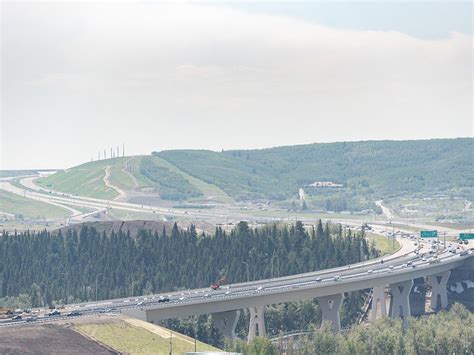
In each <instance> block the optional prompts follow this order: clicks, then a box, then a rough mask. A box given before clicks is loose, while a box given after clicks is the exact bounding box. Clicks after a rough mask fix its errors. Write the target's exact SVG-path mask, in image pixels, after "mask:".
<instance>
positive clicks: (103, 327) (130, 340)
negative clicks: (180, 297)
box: [74, 319, 219, 354]
mask: <svg viewBox="0 0 474 355" xmlns="http://www.w3.org/2000/svg"><path fill="white" fill-rule="evenodd" d="M74 329H75V330H77V331H79V332H80V333H82V334H85V335H87V336H88V337H91V338H93V339H94V340H97V341H99V342H101V343H103V344H105V345H107V346H109V347H111V348H113V349H115V350H116V351H118V352H120V353H125V354H169V353H170V348H171V344H172V353H173V354H183V353H185V352H191V351H194V339H193V338H189V337H187V336H184V335H182V334H180V333H176V332H171V331H170V330H168V329H166V328H162V327H158V326H156V325H153V324H151V323H146V322H143V321H140V320H135V319H133V320H132V319H130V320H120V321H116V322H109V323H99V324H77V325H75V326H74ZM171 334H172V337H171ZM170 338H172V341H171V342H170ZM196 348H197V351H219V349H217V348H214V347H212V346H210V345H207V344H204V343H201V342H199V341H198V342H196Z"/></svg>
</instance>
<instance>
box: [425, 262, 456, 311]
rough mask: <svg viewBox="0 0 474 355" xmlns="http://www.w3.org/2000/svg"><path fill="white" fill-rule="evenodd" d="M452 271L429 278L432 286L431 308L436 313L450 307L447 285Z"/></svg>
mask: <svg viewBox="0 0 474 355" xmlns="http://www.w3.org/2000/svg"><path fill="white" fill-rule="evenodd" d="M450 275H451V271H450V270H448V271H445V272H442V273H440V274H435V275H430V276H428V280H429V283H430V285H431V302H430V307H431V309H432V310H434V311H436V310H439V309H445V308H446V307H448V291H447V289H446V284H447V283H448V280H449V276H450Z"/></svg>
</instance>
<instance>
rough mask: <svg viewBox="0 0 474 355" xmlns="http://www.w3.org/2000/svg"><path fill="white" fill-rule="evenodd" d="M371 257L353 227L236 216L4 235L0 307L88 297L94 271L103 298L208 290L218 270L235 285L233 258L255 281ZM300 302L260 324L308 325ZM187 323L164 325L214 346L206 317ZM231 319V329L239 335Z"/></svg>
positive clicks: (312, 317)
mask: <svg viewBox="0 0 474 355" xmlns="http://www.w3.org/2000/svg"><path fill="white" fill-rule="evenodd" d="M376 255H377V251H376V250H375V249H374V248H372V247H370V246H369V245H367V242H366V239H365V237H364V235H363V234H361V233H358V234H355V235H354V234H351V233H350V232H343V231H342V229H341V227H340V226H339V225H331V224H326V225H323V224H321V222H319V223H318V225H317V226H316V227H315V228H313V229H311V230H309V231H308V230H305V229H304V227H303V224H302V223H301V222H297V223H296V224H295V225H294V226H292V227H290V228H288V227H286V226H281V227H280V226H277V225H272V226H268V227H264V228H259V229H255V230H254V229H251V228H249V226H248V225H247V223H245V222H241V223H239V224H238V225H237V226H236V227H235V229H234V230H233V231H232V232H231V233H226V232H224V231H223V230H221V229H219V228H217V229H216V232H215V234H214V235H208V234H197V233H196V231H195V229H194V227H190V228H189V229H188V230H180V229H178V228H177V227H176V225H175V226H174V227H173V229H172V230H171V231H166V230H163V232H161V233H156V232H150V231H141V232H139V233H138V234H137V235H130V234H129V233H127V232H123V231H122V230H120V231H119V232H118V233H115V232H112V233H110V234H109V235H107V234H105V233H102V234H100V233H97V231H96V230H95V229H94V228H90V227H87V226H84V227H83V228H81V230H80V231H79V233H78V232H77V231H76V230H68V231H67V232H66V234H62V233H59V234H53V233H50V232H46V231H44V232H41V233H34V234H30V233H21V234H14V235H12V234H9V233H5V234H4V235H3V236H0V287H1V288H0V306H2V305H3V306H13V305H14V304H15V305H18V302H19V301H20V302H23V306H42V305H50V304H53V303H57V302H59V303H61V302H64V300H65V298H66V296H67V295H68V296H69V301H70V302H71V301H85V300H93V299H95V282H96V278H97V280H98V281H99V283H98V284H99V288H98V298H99V299H109V298H117V297H127V296H131V295H143V294H151V293H158V292H168V291H174V290H181V289H188V288H197V287H209V285H210V284H211V283H212V282H214V281H215V280H216V279H217V278H219V276H221V275H224V274H225V275H227V278H228V280H229V282H232V283H235V282H242V281H245V280H247V270H246V265H245V264H243V263H242V262H243V261H245V262H248V264H249V275H248V277H249V278H250V279H251V280H256V279H262V278H269V277H271V276H272V271H273V276H277V275H280V276H284V275H289V274H296V273H302V272H307V271H312V270H318V269H324V268H330V267H335V266H339V265H343V264H348V263H354V262H358V261H361V260H366V259H367V258H369V257H372V256H376ZM272 262H273V268H272ZM272 269H273V270H272ZM360 295H361V294H360V293H353V295H352V296H349V297H347V298H346V300H345V308H344V310H345V311H344V313H343V317H342V318H343V323H345V324H347V323H350V322H351V321H352V320H353V319H354V317H355V314H357V310H358V309H359V307H360V305H361V303H362V302H363V299H362V298H361V297H360ZM7 296H9V297H7ZM15 302H17V303H15ZM301 304H305V308H304V309H305V312H304V313H305V315H303V316H301V315H300V314H299V313H298V312H294V309H295V308H296V306H295V307H293V306H291V305H290V306H288V307H284V308H282V309H280V308H274V309H272V308H269V310H268V312H269V313H268V319H269V323H268V327H269V330H270V331H272V330H276V329H283V330H292V329H297V328H301V327H303V326H306V325H307V322H309V321H311V322H318V321H319V319H320V311H318V306H317V303H315V302H306V303H304V302H303V303H301ZM292 307H293V308H292ZM298 307H299V306H298ZM318 315H319V316H318ZM242 317H246V315H245V314H243V315H242ZM188 322H191V323H186V322H184V323H180V322H177V321H172V322H171V323H170V325H171V326H173V328H175V329H179V330H185V331H187V334H190V333H189V332H190V331H194V330H192V329H197V328H196V325H197V324H199V325H200V326H201V328H200V329H204V330H201V331H203V332H204V333H203V334H207V335H203V334H201V335H202V336H201V337H200V340H203V341H210V342H212V343H213V344H216V341H217V338H215V331H212V329H211V328H212V327H211V328H210V327H209V324H210V323H209V322H208V321H207V318H205V317H201V318H199V319H194V320H192V321H188ZM192 322H196V324H194V323H192ZM190 324H193V325H192V326H187V325H190ZM241 324H242V325H241V326H239V331H241V332H245V331H246V327H245V326H243V324H244V323H243V322H241ZM213 334H214V335H213Z"/></svg>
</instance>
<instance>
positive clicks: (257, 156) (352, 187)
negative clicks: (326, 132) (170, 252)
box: [39, 138, 474, 211]
mask: <svg viewBox="0 0 474 355" xmlns="http://www.w3.org/2000/svg"><path fill="white" fill-rule="evenodd" d="M473 145H474V139H472V138H459V139H433V140H414V141H365V142H340V143H315V144H307V145H298V146H287V147H277V148H269V149H260V150H231V151H224V152H214V151H208V150H167V151H162V152H159V153H156V152H153V154H152V155H151V156H134V157H125V158H117V159H108V160H101V161H96V162H91V163H86V164H83V165H80V166H77V167H74V168H71V169H67V170H64V171H61V172H58V173H56V174H53V175H51V176H49V177H46V178H43V179H40V180H39V183H40V184H41V185H42V186H44V187H49V188H51V189H54V190H58V191H63V192H68V193H77V194H79V195H84V196H91V197H99V198H106V199H113V198H117V197H119V196H121V192H122V193H123V192H128V191H131V190H134V191H135V192H137V191H138V192H139V193H141V194H147V193H151V194H157V195H159V196H160V198H161V199H164V200H171V201H199V200H203V199H210V200H212V199H214V201H215V200H219V201H223V202H232V201H233V200H237V201H245V200H273V201H285V202H284V204H286V205H288V204H289V203H291V201H294V202H296V201H297V199H298V190H299V188H300V187H302V188H304V191H305V195H306V201H307V202H308V204H309V205H310V206H311V208H316V209H326V210H332V211H342V210H354V211H357V210H363V209H369V208H372V209H373V208H374V204H373V201H374V200H375V199H384V198H391V197H395V196H421V197H425V196H427V195H429V196H433V195H437V194H438V195H439V194H444V195H452V196H461V197H466V198H468V199H470V200H471V201H472V200H474V187H473V186H474V178H473V153H472V152H473V151H474V149H473V148H474V146H473ZM107 170H108V179H106V178H105V176H106V171H107ZM105 180H107V183H106V181H105ZM314 182H332V183H335V184H340V185H341V187H337V188H320V187H311V186H309V185H310V184H312V183H314Z"/></svg>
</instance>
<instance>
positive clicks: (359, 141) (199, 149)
mask: <svg viewBox="0 0 474 355" xmlns="http://www.w3.org/2000/svg"><path fill="white" fill-rule="evenodd" d="M456 139H472V140H474V137H469V136H466V137H444V138H420V139H367V140H354V141H344V140H342V141H333V142H313V143H296V144H285V145H276V146H269V147H262V148H236V149H234V148H232V149H221V150H214V149H202V148H172V149H161V150H152V151H150V152H148V153H137V154H126V155H125V158H127V157H136V156H149V155H151V153H152V152H154V151H156V152H158V153H159V152H163V151H171V150H189V151H196V150H197V151H210V152H215V153H221V152H228V151H252V150H265V149H274V148H284V147H298V146H306V145H313V144H337V143H363V142H413V141H432V140H456ZM108 149H109V150H108V152H109V151H110V147H109V148H108ZM115 158H123V157H122V155H120V156H116V157H113V158H110V157H107V158H105V159H100V161H102V160H110V159H115ZM95 161H99V160H98V159H93V160H89V161H84V162H82V163H78V164H76V165H72V166H68V167H61V168H57V167H56V168H51V167H44V168H22V169H0V171H42V170H44V171H55V170H66V169H71V168H74V167H77V166H80V165H83V164H87V163H91V162H95Z"/></svg>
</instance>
